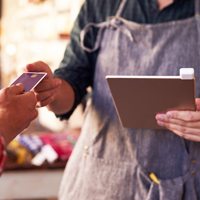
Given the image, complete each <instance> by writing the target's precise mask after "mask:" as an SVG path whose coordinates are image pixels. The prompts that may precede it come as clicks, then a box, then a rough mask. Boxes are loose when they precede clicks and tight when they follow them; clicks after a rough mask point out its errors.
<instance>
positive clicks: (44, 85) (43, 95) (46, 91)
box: [26, 61, 62, 107]
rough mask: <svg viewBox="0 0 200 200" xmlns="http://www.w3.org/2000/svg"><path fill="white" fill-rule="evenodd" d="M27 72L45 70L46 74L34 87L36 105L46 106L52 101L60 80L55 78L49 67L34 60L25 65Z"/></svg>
mask: <svg viewBox="0 0 200 200" xmlns="http://www.w3.org/2000/svg"><path fill="white" fill-rule="evenodd" d="M26 70H27V71H28V72H46V73H47V76H46V77H45V78H44V79H43V80H42V81H41V83H40V84H39V85H38V86H37V87H36V88H35V89H34V92H35V93H36V97H37V101H38V104H37V105H38V106H39V107H42V106H47V105H49V104H50V103H52V102H53V101H54V99H55V96H56V94H57V90H58V88H59V86H60V85H61V83H62V81H61V80H60V79H59V78H55V77H54V76H53V73H52V71H51V69H50V67H49V66H48V65H47V64H46V63H44V62H42V61H38V62H34V63H31V64H28V65H27V66H26Z"/></svg>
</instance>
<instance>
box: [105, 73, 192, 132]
mask: <svg viewBox="0 0 200 200" xmlns="http://www.w3.org/2000/svg"><path fill="white" fill-rule="evenodd" d="M106 79H107V81H108V84H109V87H110V91H111V94H112V97H113V100H114V103H115V107H116V109H117V112H118V115H119V118H120V121H121V122H122V125H123V126H124V127H126V128H150V129H152V128H153V129H163V127H160V126H158V125H157V122H156V119H155V116H156V114H157V113H162V112H166V111H169V110H195V89H194V88H195V87H194V84H195V81H194V79H192V80H182V79H180V78H179V77H177V78H175V77H172V78H166V77H164V78H158V77H156V78H148V77H145V78H143V77H140V78H138V77H136V78H134V77H117V76H108V77H106Z"/></svg>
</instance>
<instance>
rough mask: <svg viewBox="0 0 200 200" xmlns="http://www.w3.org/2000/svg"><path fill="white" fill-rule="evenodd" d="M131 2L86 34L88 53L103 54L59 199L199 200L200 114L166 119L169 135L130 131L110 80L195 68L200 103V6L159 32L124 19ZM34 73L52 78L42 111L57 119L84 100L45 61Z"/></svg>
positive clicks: (42, 94)
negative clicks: (93, 33) (91, 40)
mask: <svg viewBox="0 0 200 200" xmlns="http://www.w3.org/2000/svg"><path fill="white" fill-rule="evenodd" d="M127 2H128V0H122V1H121V3H120V5H119V7H118V11H117V13H116V14H115V16H114V17H110V18H108V20H107V21H105V22H102V23H99V24H96V23H90V24H88V25H87V26H86V27H85V28H84V29H83V31H82V32H81V35H80V37H81V44H82V48H83V49H84V50H85V52H87V53H88V54H90V53H92V52H96V51H98V55H97V57H96V60H95V70H94V77H93V79H94V80H93V85H92V96H91V100H90V101H88V104H87V108H86V111H85V120H84V124H83V127H82V131H81V134H80V137H79V139H78V141H77V144H76V146H75V149H74V151H73V153H72V156H71V157H70V160H69V161H68V164H67V166H66V170H65V173H64V177H63V180H62V183H61V188H60V193H59V198H60V200H72V199H73V200H198V199H200V143H199V142H200V136H199V135H200V112H198V111H197V112H194V111H173V112H169V113H166V114H162V115H160V114H158V115H157V116H156V119H157V121H158V124H159V125H161V126H163V127H166V128H167V129H165V130H153V129H127V128H124V127H122V125H121V123H120V122H119V119H118V117H117V113H116V110H115V107H114V105H113V101H112V97H111V94H110V91H109V88H108V85H107V82H106V80H105V76H106V75H108V74H112V75H170V76H173V75H178V73H179V68H181V67H193V68H194V70H195V74H196V75H197V77H196V95H197V97H198V96H199V93H200V79H199V74H200V67H199V64H200V56H199V49H200V44H199V35H200V34H199V32H200V29H199V28H200V17H199V13H200V1H199V0H195V16H193V17H190V18H187V19H183V20H176V21H170V22H166V23H158V24H154V25H152V24H139V23H135V22H133V21H129V20H127V19H124V18H123V17H122V13H123V11H124V8H125V6H126V3H127ZM93 28H95V29H96V28H97V29H98V34H97V37H96V42H95V44H94V46H88V45H86V44H85V42H84V41H85V38H86V37H87V34H88V32H89V31H90V30H91V29H93ZM27 70H28V71H46V72H47V73H48V77H47V79H46V80H45V81H43V82H42V83H41V84H40V85H39V86H38V87H37V88H36V89H35V92H37V93H38V100H39V101H40V103H41V106H45V105H48V106H49V108H50V109H51V110H53V111H54V112H55V113H56V114H62V113H64V112H65V111H67V110H69V109H70V108H71V107H73V104H72V103H71V104H70V105H69V106H68V107H65V110H64V109H62V108H63V107H64V106H63V104H65V103H66V102H67V101H69V102H70V101H72V99H76V97H75V94H76V90H77V88H76V87H74V88H73V87H72V86H71V87H70V86H69V85H70V84H72V83H70V82H68V83H66V82H65V81H63V80H62V81H61V80H60V79H59V78H58V77H53V75H52V73H51V72H50V69H49V67H48V66H47V65H46V64H45V63H43V62H35V63H32V64H30V65H28V66H27ZM62 70H63V69H60V71H61V72H63V73H64V72H65V71H64V70H63V71H62ZM82 70H83V71H84V70H85V69H84V66H82ZM81 76H82V74H80V77H81ZM85 78H87V77H85ZM61 79H62V78H61ZM47 93H48V95H47ZM75 101H76V100H75ZM147 103H148V102H147ZM75 104H76V103H74V105H75ZM197 108H199V100H198V99H197ZM185 138H187V140H186V139H185Z"/></svg>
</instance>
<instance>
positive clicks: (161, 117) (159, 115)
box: [156, 114, 166, 120]
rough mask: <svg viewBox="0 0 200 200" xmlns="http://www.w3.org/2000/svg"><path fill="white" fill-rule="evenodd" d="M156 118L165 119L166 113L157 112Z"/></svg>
mask: <svg viewBox="0 0 200 200" xmlns="http://www.w3.org/2000/svg"><path fill="white" fill-rule="evenodd" d="M156 119H157V120H164V119H166V114H157V115H156Z"/></svg>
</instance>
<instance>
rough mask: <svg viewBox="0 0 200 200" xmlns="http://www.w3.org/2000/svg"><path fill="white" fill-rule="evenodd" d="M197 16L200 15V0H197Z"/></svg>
mask: <svg viewBox="0 0 200 200" xmlns="http://www.w3.org/2000/svg"><path fill="white" fill-rule="evenodd" d="M194 3H195V16H196V15H200V0H195V1H194Z"/></svg>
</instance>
